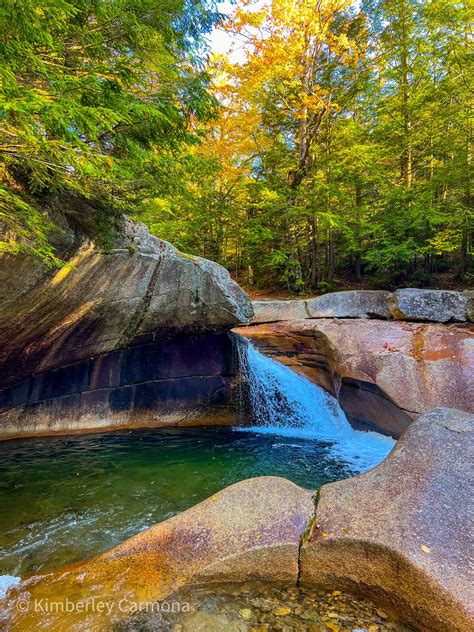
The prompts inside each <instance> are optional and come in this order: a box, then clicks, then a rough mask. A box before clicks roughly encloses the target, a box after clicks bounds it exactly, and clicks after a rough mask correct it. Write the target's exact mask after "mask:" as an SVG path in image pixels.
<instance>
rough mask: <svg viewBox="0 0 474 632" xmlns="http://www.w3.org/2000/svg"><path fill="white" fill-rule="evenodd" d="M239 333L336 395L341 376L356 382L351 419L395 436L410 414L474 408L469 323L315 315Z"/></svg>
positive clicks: (473, 337) (348, 393) (348, 401)
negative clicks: (441, 408)
mask: <svg viewBox="0 0 474 632" xmlns="http://www.w3.org/2000/svg"><path fill="white" fill-rule="evenodd" d="M235 331H237V332H238V333H240V334H241V335H243V336H245V337H248V338H249V339H250V340H252V341H253V343H254V344H255V345H256V346H257V348H258V349H259V350H260V351H261V352H262V353H264V354H265V355H269V356H270V357H273V358H275V359H276V360H279V361H281V362H282V363H284V364H287V365H288V366H291V368H292V369H294V370H295V371H297V372H299V373H301V374H303V375H305V376H306V377H308V378H309V379H310V380H312V381H313V382H315V383H316V384H319V385H320V386H322V387H323V388H325V389H326V390H327V391H328V392H330V393H331V394H334V393H336V394H337V393H339V389H340V379H341V378H347V379H348V380H351V384H352V386H357V383H356V384H354V381H356V382H359V386H360V388H358V389H356V388H349V383H348V388H346V389H345V393H344V397H345V401H344V405H345V406H346V408H347V410H348V414H349V416H351V415H353V416H354V417H356V418H357V419H358V420H362V421H363V420H365V421H368V422H372V423H374V424H375V425H376V427H377V425H378V427H379V428H380V429H381V430H382V431H385V432H388V433H389V434H393V435H394V436H396V437H397V436H399V435H400V433H401V432H402V431H403V430H404V429H405V428H406V427H407V426H408V425H409V421H410V419H413V418H414V417H416V415H418V414H420V413H424V412H427V411H429V410H431V409H433V408H436V407H438V406H450V407H453V408H459V409H461V410H467V411H472V412H474V398H473V397H472V393H473V392H474V344H473V341H474V328H473V326H472V325H470V324H467V323H466V324H462V325H456V324H449V325H442V324H428V323H408V322H397V321H383V320H375V319H374V320H364V319H335V318H333V319H330V318H315V319H307V320H300V321H288V322H281V323H270V324H266V325H253V326H250V327H240V328H238V329H236V330H235ZM328 385H329V386H328ZM365 385H367V386H365ZM370 385H376V386H377V387H378V389H380V391H382V393H379V392H376V391H374V390H373V389H372V390H371V389H370ZM376 400H377V408H374V403H375V401H376ZM394 406H395V407H398V409H400V411H401V413H402V414H398V413H397V411H396V410H394ZM375 412H376V414H375V415H374V413H375Z"/></svg>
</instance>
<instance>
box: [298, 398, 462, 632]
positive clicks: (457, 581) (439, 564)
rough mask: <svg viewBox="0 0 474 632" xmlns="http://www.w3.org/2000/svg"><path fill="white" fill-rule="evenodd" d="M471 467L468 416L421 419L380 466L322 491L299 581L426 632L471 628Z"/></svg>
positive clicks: (443, 413)
mask: <svg viewBox="0 0 474 632" xmlns="http://www.w3.org/2000/svg"><path fill="white" fill-rule="evenodd" d="M473 462H474V416H473V415H472V414H468V413H463V412H461V411H457V410H453V409H447V408H440V409H436V410H433V411H431V412H429V413H428V414H426V415H423V416H422V417H420V418H419V419H418V421H416V422H415V423H414V424H413V425H412V426H410V428H409V429H408V430H407V431H406V432H405V434H404V435H403V437H402V438H401V439H400V440H399V442H398V443H397V445H396V447H395V448H394V449H393V451H392V453H391V454H390V455H389V456H388V457H387V458H386V459H385V461H383V462H382V463H381V464H380V465H379V466H378V467H376V468H375V469H373V470H371V471H370V472H367V473H365V474H363V475H361V476H357V477H355V478H351V479H347V480H345V481H340V482H336V483H331V484H329V485H324V486H323V487H322V489H321V491H320V495H319V499H318V503H317V508H316V521H315V522H314V524H313V528H312V530H311V533H310V534H309V536H308V538H307V539H306V540H305V542H304V544H303V547H302V550H301V558H300V559H301V562H300V568H301V573H300V579H301V582H302V583H303V584H330V585H336V586H337V587H339V588H342V589H344V590H349V591H356V592H359V593H360V592H361V593H363V594H364V595H366V596H367V597H369V598H372V599H377V600H378V601H379V602H382V603H384V602H385V603H386V604H388V605H390V606H392V607H395V608H396V610H397V611H398V612H399V613H402V614H403V616H404V618H406V619H407V620H408V622H411V623H413V624H414V625H415V626H416V627H419V628H420V629H426V630H436V631H437V632H453V631H455V630H456V631H463V632H469V631H470V630H472V628H473V624H474V608H473V604H474V594H473V590H472V587H473V586H474V575H473V572H472V567H471V564H470V552H471V551H472V545H473V542H472V533H473V528H472V527H473V514H472V507H471V502H470V498H471V497H472V494H473V492H474V489H473V480H472V467H471V464H472V463H473Z"/></svg>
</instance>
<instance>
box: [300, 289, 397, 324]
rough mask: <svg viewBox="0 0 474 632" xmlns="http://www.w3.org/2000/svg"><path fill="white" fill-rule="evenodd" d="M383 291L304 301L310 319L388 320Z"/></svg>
mask: <svg viewBox="0 0 474 632" xmlns="http://www.w3.org/2000/svg"><path fill="white" fill-rule="evenodd" d="M389 296H390V292H387V291H385V290H349V291H346V292H331V293H329V294H323V296H318V298H315V299H312V300H308V301H306V307H307V310H308V313H309V316H310V317H311V318H390V316H391V314H390V309H389V307H388V299H389Z"/></svg>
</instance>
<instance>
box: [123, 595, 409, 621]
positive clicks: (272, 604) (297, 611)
mask: <svg viewBox="0 0 474 632" xmlns="http://www.w3.org/2000/svg"><path fill="white" fill-rule="evenodd" d="M169 600H170V601H173V602H180V603H183V604H184V603H186V604H189V605H188V607H187V608H185V609H184V608H183V610H182V611H181V612H174V613H166V612H160V613H155V614H148V613H141V614H139V615H136V616H134V617H131V618H130V619H128V620H127V621H125V622H121V623H120V624H119V625H118V626H117V627H116V628H115V631H116V632H152V631H153V632H154V631H163V632H412V628H409V627H407V626H406V625H403V624H401V623H399V622H397V621H396V620H395V619H393V618H391V617H389V615H388V614H387V613H386V612H385V611H384V610H382V609H380V608H379V607H376V606H375V605H374V604H372V603H371V602H369V601H366V600H364V599H359V598H357V597H354V596H352V595H349V594H347V593H343V592H342V591H339V590H334V591H331V592H327V591H318V590H315V589H314V588H296V587H294V586H292V587H289V588H288V587H284V588H282V587H278V586H275V585H273V584H264V583H253V584H250V583H246V584H215V585H207V586H201V587H192V588H187V589H183V590H181V591H179V592H177V593H176V594H175V595H173V597H170V599H169ZM185 610H186V611H185Z"/></svg>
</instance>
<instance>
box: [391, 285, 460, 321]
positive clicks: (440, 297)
mask: <svg viewBox="0 0 474 632" xmlns="http://www.w3.org/2000/svg"><path fill="white" fill-rule="evenodd" d="M389 305H390V311H391V313H392V316H393V318H395V319H396V320H421V321H426V320H429V321H434V322H440V323H447V322H448V321H458V322H462V321H465V320H467V297H466V296H464V295H463V294H462V293H461V292H451V291H448V290H418V289H416V288H404V289H401V290H397V291H396V292H394V293H393V294H392V295H391V296H390V298H389Z"/></svg>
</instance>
